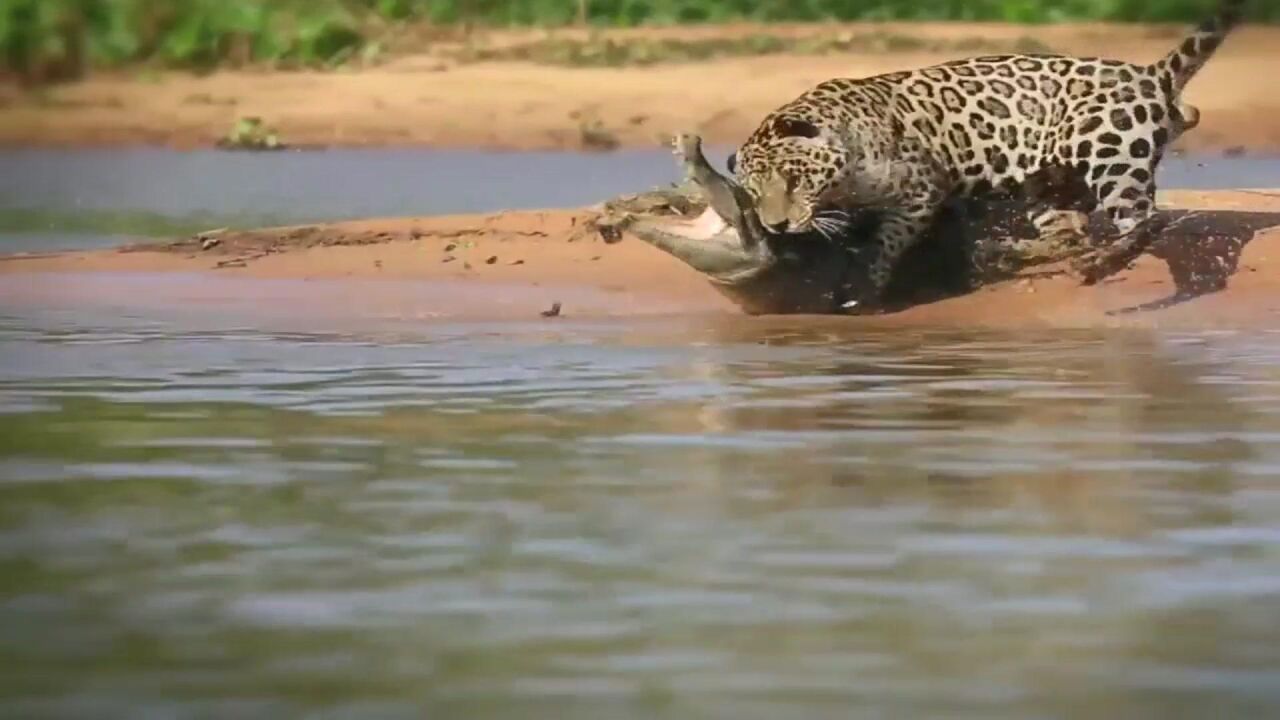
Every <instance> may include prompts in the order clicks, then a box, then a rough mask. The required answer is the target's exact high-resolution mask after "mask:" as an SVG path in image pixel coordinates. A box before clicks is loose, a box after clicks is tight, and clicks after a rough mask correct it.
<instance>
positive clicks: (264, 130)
mask: <svg viewBox="0 0 1280 720" xmlns="http://www.w3.org/2000/svg"><path fill="white" fill-rule="evenodd" d="M218 147H220V148H223V149H225V150H283V149H284V144H283V143H281V142H280V138H279V136H278V135H277V134H276V131H275V129H274V128H271V127H268V126H267V125H265V124H263V122H262V118H258V117H243V118H240V119H239V120H236V124H235V125H234V126H232V128H231V131H230V132H228V133H227V134H226V135H225V136H224V137H223V138H222V139H220V140H219V141H218Z"/></svg>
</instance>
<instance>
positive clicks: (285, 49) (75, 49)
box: [0, 0, 1280, 84]
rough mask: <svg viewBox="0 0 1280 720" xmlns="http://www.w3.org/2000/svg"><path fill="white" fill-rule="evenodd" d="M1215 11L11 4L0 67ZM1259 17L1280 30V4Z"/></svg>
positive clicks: (832, 2)
mask: <svg viewBox="0 0 1280 720" xmlns="http://www.w3.org/2000/svg"><path fill="white" fill-rule="evenodd" d="M1213 1H1214V0H0V67H2V68H3V70H4V74H7V75H9V76H11V77H12V76H17V77H20V78H23V79H25V80H26V81H27V82H29V83H31V84H39V83H41V82H46V81H51V80H58V79H63V78H74V77H79V76H81V75H83V74H84V73H85V72H86V71H87V70H88V69H89V68H92V67H117V66H123V65H138V64H143V65H151V66H155V67H164V68H191V69H207V68H212V67H217V66H223V65H243V64H248V63H254V64H266V65H270V66H275V67H333V66H337V65H342V64H345V63H347V62H349V61H352V60H359V59H367V58H368V57H370V56H371V55H373V54H376V52H377V51H378V49H379V48H380V47H381V43H380V42H379V38H380V37H382V36H384V35H386V34H388V33H390V32H392V31H393V30H394V28H395V27H396V26H397V25H399V24H404V23H428V24H435V25H451V24H459V23H464V24H467V25H496V26H556V25H565V24H569V23H573V22H576V21H578V19H579V17H580V13H582V12H583V11H585V18H586V20H587V21H588V22H589V23H591V24H592V25H595V26H602V27H604V26H607V27H620V26H634V25H643V24H670V23H698V22H720V21H729V20H759V21H782V20H800V21H805V20H809V21H812V20H889V19H898V20H1000V21H1008V22H1020V23H1039V22H1053V21H1059V20H1140V21H1177V22H1190V21H1194V20H1196V19H1198V18H1200V17H1202V16H1203V15H1205V14H1206V12H1207V11H1208V8H1210V7H1212V5H1213ZM1250 16H1251V18H1252V19H1254V20H1260V21H1270V22H1275V21H1280V0H1253V3H1252V5H1251V10H1250Z"/></svg>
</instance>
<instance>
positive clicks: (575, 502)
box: [0, 154, 1280, 720]
mask: <svg viewBox="0 0 1280 720" xmlns="http://www.w3.org/2000/svg"><path fill="white" fill-rule="evenodd" d="M144 156H145V154H144ZM8 157H10V158H11V156H8ZM240 157H242V156H237V159H235V160H227V161H226V162H235V163H238V162H249V163H257V162H259V161H257V160H249V161H244V160H240V159H239V158H240ZM286 157H288V156H286ZM657 157H658V156H657V155H655V158H657ZM205 159H206V160H208V161H209V162H212V163H218V162H223V160H211V159H208V158H205ZM203 161H204V160H199V161H198V160H196V159H192V158H187V159H186V160H185V161H184V162H191V163H198V162H203ZM614 161H616V158H614V159H613V160H609V162H614ZM95 162H96V161H95ZM164 162H178V161H177V160H173V159H170V160H165V161H164ZM312 162H316V163H323V162H327V161H321V160H317V159H315V158H313V157H311V156H305V158H304V159H296V160H287V159H286V160H284V164H283V165H281V166H279V167H284V168H289V167H292V168H293V169H292V170H290V171H288V173H286V174H288V175H289V176H290V177H299V178H303V179H302V180H300V181H299V182H301V183H302V187H306V188H311V189H317V188H323V187H325V182H324V181H322V180H317V179H316V176H314V175H313V174H310V173H305V172H300V171H299V170H298V166H296V165H294V166H291V165H290V163H312ZM387 162H389V163H391V162H393V160H392V159H390V156H388V159H387ZM564 162H586V161H585V160H580V159H577V160H572V161H569V160H566V161H564ZM592 162H594V160H593V161H592ZM602 162H604V161H603V160H602ZM645 162H647V161H645ZM669 163H670V159H669V158H668V157H666V156H665V155H663V156H661V162H660V163H659V162H658V160H657V159H655V160H654V168H655V175H654V179H655V182H661V181H663V180H665V179H668V178H669V175H670V170H669V169H668V168H669V167H671V166H670V164H669ZM659 165H660V166H661V170H660V171H659V170H658V167H659ZM255 167H259V168H262V171H263V173H268V174H269V173H271V172H279V173H285V171H284V170H278V169H277V170H269V169H268V168H273V167H277V166H275V165H273V164H271V163H264V164H261V165H256V166H255ZM410 167H411V166H410V165H408V164H406V165H405V166H404V168H403V169H402V170H401V171H398V172H401V173H402V176H395V173H391V175H392V176H395V177H399V179H400V180H401V181H406V182H407V179H408V178H409V177H410V175H409V168H410ZM191 172H192V175H191V177H192V178H194V177H198V176H201V175H203V171H202V172H196V171H195V170H192V171H191ZM218 172H229V171H226V170H222V171H218ZM415 172H416V170H415ZM72 175H75V176H77V177H76V179H75V180H74V183H85V185H84V187H85V188H96V189H94V190H93V191H92V192H90V190H89V189H86V190H85V192H86V193H87V194H86V195H84V198H85V200H84V202H83V203H81V205H82V206H84V205H88V206H93V205H94V204H95V203H96V204H97V205H98V206H99V207H98V209H103V208H105V209H108V210H110V209H120V208H127V209H133V210H137V209H142V210H147V211H156V212H162V213H170V214H172V215H174V216H179V215H182V214H183V213H185V212H187V211H199V210H202V209H210V208H212V209H213V210H215V211H216V212H219V213H223V212H225V213H226V214H227V215H228V216H241V217H242V216H243V215H244V214H245V213H249V212H257V211H258V210H264V211H268V212H273V211H275V210H277V209H280V208H284V209H283V210H281V212H286V211H287V212H311V211H313V210H314V209H315V208H317V207H320V206H321V204H322V199H323V198H325V197H329V196H325V195H323V193H321V194H320V195H318V196H317V198H319V199H313V200H312V201H311V202H313V203H315V204H313V205H307V204H305V203H302V201H301V200H298V198H299V197H300V195H294V196H290V197H291V199H289V200H288V202H286V201H285V200H283V199H281V198H280V197H274V198H262V197H261V196H260V195H259V194H258V193H256V192H254V191H252V188H253V187H254V186H255V185H254V184H255V183H259V182H264V181H263V180H261V178H257V177H256V176H252V177H247V178H246V179H245V180H244V181H243V182H242V183H233V182H230V181H228V180H227V179H226V178H227V177H229V175H219V174H218V173H217V172H214V173H213V174H212V175H211V176H209V177H208V180H209V183H210V184H209V185H207V186H200V187H199V188H198V187H197V185H196V184H195V181H194V180H187V181H183V180H181V179H173V178H172V177H171V179H170V182H168V183H162V182H159V181H158V180H156V178H155V176H154V175H153V176H150V177H151V178H152V180H151V182H153V185H152V186H151V187H152V191H150V192H141V191H138V190H136V189H133V188H134V186H135V185H137V184H140V183H143V180H142V179H139V177H135V176H134V175H133V174H132V173H126V174H123V175H119V176H117V180H118V182H117V183H114V184H112V183H106V180H105V179H99V180H93V181H92V182H90V180H91V179H92V178H93V177H94V173H93V172H90V171H89V170H87V169H86V170H85V171H84V172H83V173H71V174H66V175H60V176H59V177H63V178H70V177H71V176H72ZM141 177H144V178H145V177H148V176H147V175H146V174H145V173H142V174H141ZM174 177H177V176H174ZM274 177H275V179H274V180H272V182H282V180H281V179H280V178H281V177H282V176H274ZM379 177H383V176H382V175H379ZM0 178H5V179H4V180H2V181H0V182H3V183H4V184H5V187H6V188H7V189H8V191H9V194H8V195H7V196H6V197H7V198H9V199H10V200H12V199H13V198H15V197H16V198H18V199H17V200H13V202H12V203H10V205H9V207H27V206H31V205H32V203H28V202H27V200H32V201H33V202H34V199H36V198H37V194H30V193H35V190H36V189H39V190H40V192H41V193H44V194H40V195H39V197H48V193H49V192H50V188H51V187H54V186H50V185H48V184H47V183H48V182H51V181H49V180H48V179H47V177H46V178H44V179H41V177H40V176H38V174H36V175H30V174H29V177H28V182H27V183H25V184H24V183H19V182H17V181H15V180H13V179H12V177H11V176H10V175H8V174H7V173H0ZM219 178H223V179H221V180H219ZM339 178H341V176H340V175H339ZM517 181H518V179H514V180H511V181H510V182H517ZM59 182H61V181H59ZM67 182H72V181H71V180H67ZM184 182H185V183H186V184H184ZM333 182H337V183H338V184H339V185H340V184H341V183H342V182H343V181H342V180H341V179H339V180H337V181H333ZM494 182H498V181H494ZM501 182H508V180H502V181H501ZM42 183H46V184H43V185H42ZM95 183H104V184H100V185H99V184H95ZM458 184H459V186H460V187H464V188H465V187H467V183H466V182H464V181H462V180H460V181H459V183H458ZM1230 184H1232V185H1237V186H1238V185H1244V184H1248V183H1246V182H1245V181H1244V180H1241V179H1234V180H1232V181H1231V182H1230ZM1258 184H1259V185H1264V184H1269V185H1272V186H1274V185H1275V184H1277V183H1276V182H1274V178H1273V179H1272V181H1271V182H1269V183H1264V182H1261V181H1260V182H1259V183H1258ZM19 185H22V186H23V187H25V188H26V189H20V190H19V191H15V190H14V189H15V188H18V186H19ZM55 185H56V184H55ZM534 185H537V184H536V183H525V184H523V185H522V187H529V186H534ZM57 187H62V186H57ZM68 187H69V186H68ZM77 187H80V186H77ZM403 187H404V188H405V189H404V191H403V192H404V193H405V194H404V195H403V196H401V199H400V200H397V201H395V202H394V203H393V202H390V201H388V200H387V199H386V198H385V197H384V198H382V199H375V198H373V195H374V194H373V193H371V194H370V195H368V196H366V195H357V196H356V198H355V199H354V200H351V202H350V204H349V205H346V206H336V205H325V207H327V208H329V209H330V210H333V211H334V212H342V211H349V212H352V213H355V214H371V213H375V212H377V213H386V212H399V211H400V210H397V209H396V208H400V209H402V210H407V209H408V208H409V207H411V206H412V207H417V203H418V202H419V200H420V199H421V198H424V197H428V196H430V197H435V198H437V199H438V197H439V193H443V192H453V190H443V189H440V188H441V186H440V185H438V184H437V185H436V186H435V190H436V192H426V191H425V190H423V189H422V187H417V186H412V185H411V184H405V185H404V186H403ZM491 189H492V188H491ZM543 190H545V189H539V190H536V191H534V192H542V191H543ZM99 191H100V192H101V193H103V194H99ZM316 191H317V192H318V193H319V192H320V190H316ZM15 192H16V194H15ZM111 192H115V193H118V194H117V195H111V194H110V193H111ZM298 192H299V193H301V190H299V191H298ZM350 192H352V189H351V188H349V187H348V188H346V189H345V190H343V191H342V193H339V195H341V194H343V193H350ZM458 192H460V193H462V194H463V195H466V193H463V192H462V191H461V190H459V191H458ZM468 192H471V193H478V192H480V188H479V186H471V190H470V191H468ZM547 192H550V191H549V190H548V191H547ZM566 192H567V191H566ZM583 192H584V193H585V190H584V191H583ZM22 193H29V194H27V195H23V194H22ZM202 193H203V194H202ZM413 193H421V194H419V195H413ZM72 196H73V195H67V196H66V197H72ZM77 197H79V196H77ZM333 197H337V196H333ZM466 197H471V198H473V199H474V198H475V197H477V195H475V194H472V195H466ZM482 197H484V198H492V193H490V194H489V195H487V196H482ZM23 198H26V200H23ZM348 199H350V198H348ZM545 199H546V198H542V197H537V198H535V197H529V198H528V201H529V202H530V203H531V204H542V203H543V200H545ZM294 201H297V203H299V204H294ZM563 201H564V203H566V204H579V203H580V202H581V200H580V199H577V198H576V197H570V196H568V195H566V196H564V197H563ZM147 202H150V203H151V204H149V205H148V204H146V203H147ZM219 202H222V203H223V204H221V205H220V204H218V203H219ZM323 202H336V200H333V198H332V197H330V199H329V200H326V201H323ZM23 203H27V204H26V205H24V204H23ZM255 203H260V204H257V205H255ZM378 203H388V204H383V205H379V204H378ZM396 203H401V204H399V205H397V204H396ZM451 209H455V210H456V209H464V208H462V207H453V208H451ZM475 209H484V208H483V207H481V206H476V208H475ZM74 234H75V233H72V235H74ZM99 234H100V235H101V236H102V237H105V236H106V235H107V231H106V230H105V229H104V230H100V231H99ZM37 235H38V233H37ZM84 237H99V235H95V234H94V233H93V232H90V233H87V234H85V235H84ZM73 240H74V238H70V239H68V240H67V241H68V242H73ZM3 282H4V283H6V284H7V285H6V286H5V287H0V666H3V667H4V672H3V673H0V716H2V717H15V718H94V719H95V720H96V719H100V718H129V719H132V718H150V717H157V718H158V717H164V718H170V717H174V718H223V717H235V718H281V717H311V718H360V719H362V720H363V719H365V718H421V717H431V718H452V717H457V718H475V717H492V718H508V717H509V718H528V717H570V718H572V717H582V718H601V717H609V718H614V717H617V718H720V717H732V718H735V719H740V720H746V719H749V718H757V717H758V718H771V719H772V718H780V717H793V716H794V717H806V718H825V717H831V718H837V717H838V718H847V717H851V716H852V717H893V718H937V717H948V718H984V719H990V718H1056V717H1075V716H1088V717H1241V718H1246V717H1247V718H1258V717H1275V716H1277V715H1280V373H1278V372H1277V369H1276V368H1277V367H1278V362H1277V361H1280V333H1278V332H1274V331H1265V330H1262V331H1249V332H1168V331H1159V330H1125V331H1120V330H1110V331H1056V332H1018V333H1010V332H1006V333H1001V332H974V331H957V330H951V331H945V332H944V331H918V330H910V331H907V330H897V331H874V332H872V331H867V330H865V329H857V328H856V327H850V326H849V325H841V324H840V323H836V322H817V321H814V322H809V321H799V320H796V321H786V322H780V321H777V320H769V319H760V320H751V319H746V318H734V317H727V316H726V317H721V316H701V317H698V316H686V317H679V316H672V317H654V318H635V319H630V320H625V319H624V320H610V321H593V322H588V321H585V320H577V319H574V318H573V317H565V318H560V319H558V320H556V321H536V320H535V321H529V322H523V321H522V322H496V321H495V322H484V323H481V322H463V321H461V320H458V319H456V318H455V319H450V318H430V317H421V316H417V315H413V314H412V313H406V312H404V311H403V308H406V307H414V306H415V303H417V304H423V302H422V298H421V297H418V296H413V295H406V297H405V299H404V302H403V303H400V302H399V301H398V300H397V299H396V298H395V297H391V296H378V297H377V298H374V297H373V295H372V293H369V292H368V291H367V290H368V289H367V288H364V289H361V288H358V287H356V286H355V285H351V284H345V285H344V284H340V283H336V282H335V283H326V282H315V283H302V282H295V283H288V282H280V283H272V282H270V281H259V280H237V279H233V278H227V279H209V278H207V277H204V278H201V279H200V280H199V281H198V282H196V280H195V279H194V278H188V277H183V276H176V275H175V276H150V277H148V278H145V279H144V278H142V277H129V276H95V277H94V278H89V277H87V276H86V277H84V278H81V279H79V280H78V281H75V282H66V281H64V282H62V283H60V285H58V286H57V287H54V286H50V285H41V284H40V281H39V279H38V278H34V277H25V278H24V277H19V276H13V277H10V278H7V279H6V280H4V281H3ZM237 282H242V283H249V284H252V285H253V287H252V288H250V287H247V286H246V287H244V288H243V289H242V290H243V291H241V289H240V288H239V287H238V286H235V283H237ZM17 283H26V285H25V286H24V287H18V285H17ZM221 283H229V285H226V286H223V285H221ZM454 290H457V289H452V290H451V289H449V288H422V287H418V288H417V289H416V290H413V291H412V292H416V293H430V292H442V291H454ZM388 292H390V291H388ZM405 292H406V293H408V292H410V291H405ZM354 298H359V302H355V301H353V299H354ZM375 299H376V300H377V302H374V300H375ZM510 299H511V300H512V301H513V302H519V301H520V298H519V297H518V296H516V295H512V296H511V297H510ZM426 304H429V303H426ZM315 308H323V309H324V312H316V311H315ZM533 315H534V314H533V313H530V316H531V317H532V316H533Z"/></svg>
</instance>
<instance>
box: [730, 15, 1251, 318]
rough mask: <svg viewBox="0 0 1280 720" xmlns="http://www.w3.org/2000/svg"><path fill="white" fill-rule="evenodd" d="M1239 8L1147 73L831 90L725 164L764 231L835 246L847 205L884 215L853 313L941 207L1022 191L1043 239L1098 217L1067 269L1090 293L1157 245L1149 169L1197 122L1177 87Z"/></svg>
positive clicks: (796, 106)
mask: <svg viewBox="0 0 1280 720" xmlns="http://www.w3.org/2000/svg"><path fill="white" fill-rule="evenodd" d="M1244 4H1245V0H1219V2H1218V5H1217V8H1216V10H1215V11H1214V13H1213V14H1212V15H1211V17H1209V18H1208V19H1206V20H1205V21H1204V22H1202V23H1201V24H1200V25H1199V26H1197V27H1196V28H1195V29H1194V31H1192V32H1191V33H1190V34H1188V35H1187V36H1186V37H1185V39H1183V40H1182V42H1181V43H1179V45H1178V46H1177V47H1175V48H1174V49H1173V50H1172V51H1170V52H1169V53H1168V54H1167V55H1165V56H1164V57H1163V58H1161V59H1160V60H1158V61H1156V62H1154V63H1151V64H1149V65H1140V64H1134V63H1128V62H1122V61H1119V60H1113V59H1106V58H1091V57H1075V56H1068V55H1054V54H1011V55H987V56H981V57H972V58H966V59H961V60H954V61H950V62H945V63H941V64H937V65H932V66H929V67H923V68H919V69H914V70H905V71H899V72H891V73H886V74H881V75H875V76H871V77H865V78H836V79H830V80H826V81H824V82H821V83H818V84H817V85H815V86H814V87H812V88H811V89H809V90H808V91H806V92H804V93H803V94H801V95H800V96H799V97H797V98H795V99H794V100H791V101H790V102H787V103H786V104H784V105H782V106H781V107H779V108H777V109H776V110H774V111H773V112H771V113H769V114H768V115H767V116H766V117H765V118H764V120H763V121H762V122H761V123H760V125H759V126H758V127H757V128H756V129H755V130H754V132H752V133H751V135H750V136H749V137H748V138H747V140H746V142H745V143H744V144H743V145H742V146H741V147H740V148H739V149H738V150H737V152H736V153H735V154H734V155H732V156H731V157H730V169H731V171H732V172H733V173H734V175H735V176H736V178H737V180H738V182H739V183H740V184H741V185H742V186H743V187H744V188H745V189H746V190H747V192H748V193H749V194H750V195H751V197H752V199H753V200H754V202H755V206H756V209H757V212H758V213H759V216H760V220H761V222H762V223H763V225H764V227H765V228H766V229H767V230H768V231H769V232H770V233H771V234H773V235H786V234H793V233H807V232H810V231H813V230H816V231H818V232H820V233H822V234H824V235H828V236H831V237H835V236H836V235H837V233H838V230H839V228H840V224H841V223H842V222H843V221H844V220H843V219H844V218H847V217H848V216H849V214H850V213H851V212H852V211H854V210H856V209H865V208H874V209H877V210H879V211H880V212H881V213H882V219H881V221H880V223H879V225H878V227H877V229H876V232H875V234H874V235H873V237H872V238H871V242H870V245H869V248H870V250H869V251H870V253H871V254H870V255H869V256H868V257H867V261H866V262H865V263H863V264H862V265H861V270H860V271H859V272H861V273H862V276H861V277H860V278H859V279H858V282H857V283H856V285H857V287H856V288H854V289H852V290H850V292H853V293H854V297H855V299H854V300H853V301H852V302H851V303H850V305H851V306H852V305H855V304H857V303H858V302H862V303H863V305H864V306H874V304H875V301H876V300H877V299H879V298H880V296H881V295H882V293H883V291H884V289H885V287H886V286H887V285H888V282H889V280H890V277H891V275H892V272H893V270H894V267H895V265H896V264H897V262H898V260H899V259H900V258H901V257H902V256H903V254H904V253H905V252H906V251H907V250H909V249H910V248H911V247H912V246H913V245H914V244H915V243H917V242H918V241H919V240H920V239H921V238H922V237H923V235H924V234H925V231H926V230H927V229H928V228H929V226H930V224H931V222H932V221H933V218H934V217H935V215H936V214H937V213H938V211H939V209H940V208H941V207H942V206H943V204H944V203H945V202H947V201H948V198H955V197H961V198H978V197H984V196H988V195H991V194H993V193H994V194H999V193H1013V192H1018V193H1023V194H1024V196H1025V197H1026V198H1027V203H1026V206H1027V207H1028V208H1029V209H1028V211H1027V213H1028V219H1029V220H1030V221H1031V222H1032V224H1033V225H1034V226H1035V227H1036V228H1037V229H1038V230H1040V231H1041V232H1042V233H1050V234H1058V235H1061V236H1063V237H1064V238H1067V239H1069V240H1072V241H1075V240H1079V241H1081V242H1083V241H1084V240H1085V239H1086V230H1085V225H1086V222H1087V220H1088V215H1089V214H1090V213H1093V212H1095V211H1097V210H1099V209H1101V211H1102V214H1103V215H1104V217H1105V219H1106V221H1107V222H1108V223H1109V225H1110V227H1111V231H1110V233H1108V235H1109V237H1108V240H1107V242H1106V243H1105V244H1104V245H1103V247H1102V249H1100V250H1099V251H1098V252H1097V253H1094V254H1093V255H1092V256H1091V257H1089V258H1088V259H1087V261H1083V262H1077V263H1076V265H1075V267H1074V270H1075V272H1076V274H1077V277H1078V278H1079V280H1080V282H1081V283H1082V284H1085V285H1092V284H1095V283H1097V282H1099V281H1101V280H1102V279H1104V278H1106V277H1108V276H1110V275H1113V274H1115V273H1117V272H1119V271H1120V270H1122V269H1123V268H1124V267H1126V266H1128V264H1129V263H1130V262H1132V261H1133V260H1135V259H1136V258H1137V257H1138V256H1140V255H1141V254H1142V253H1143V252H1144V251H1145V250H1146V249H1147V248H1148V247H1149V246H1150V244H1151V243H1152V242H1153V240H1154V239H1155V238H1156V237H1157V236H1158V234H1159V232H1160V230H1161V228H1160V223H1161V221H1160V219H1159V218H1160V216H1159V214H1158V213H1156V212H1155V194H1156V169H1157V166H1158V165H1159V163H1160V162H1161V159H1162V158H1163V156H1164V154H1165V152H1166V150H1167V149H1168V147H1169V145H1170V144H1171V143H1173V142H1174V141H1175V140H1177V139H1178V137H1180V136H1181V135H1182V134H1183V133H1185V132H1186V131H1187V130H1190V129H1192V128H1194V127H1195V126H1196V125H1197V124H1198V123H1199V122H1200V112H1199V110H1197V109H1196V108H1195V107H1194V106H1191V105H1189V104H1187V103H1185V102H1183V100H1182V92H1183V89H1184V88H1185V87H1186V85H1187V83H1188V82H1190V81H1191V79H1192V78H1193V77H1194V76H1195V75H1196V73H1197V72H1199V71H1200V69H1201V68H1203V67H1204V65H1205V63H1206V62H1207V61H1208V60H1209V59H1210V57H1211V56H1212V55H1213V54H1214V51H1215V50H1217V48H1218V47H1219V46H1220V45H1221V44H1222V42H1223V41H1224V40H1225V39H1226V37H1227V36H1228V34H1229V33H1230V32H1231V30H1232V29H1233V28H1235V27H1236V26H1237V25H1238V24H1239V21H1240V19H1241V15H1242V12H1243V6H1244ZM849 284H850V286H851V287H852V286H853V285H854V284H855V283H854V280H853V279H850V280H849Z"/></svg>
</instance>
